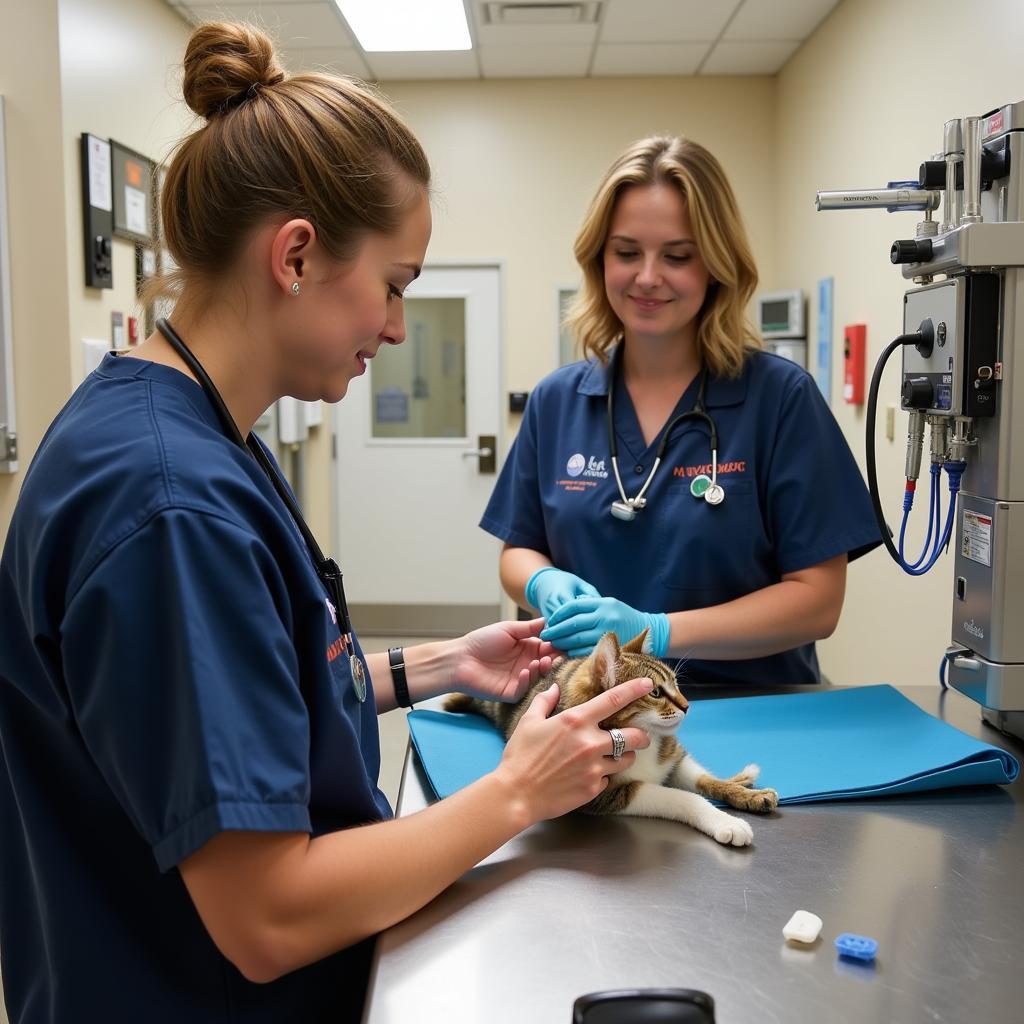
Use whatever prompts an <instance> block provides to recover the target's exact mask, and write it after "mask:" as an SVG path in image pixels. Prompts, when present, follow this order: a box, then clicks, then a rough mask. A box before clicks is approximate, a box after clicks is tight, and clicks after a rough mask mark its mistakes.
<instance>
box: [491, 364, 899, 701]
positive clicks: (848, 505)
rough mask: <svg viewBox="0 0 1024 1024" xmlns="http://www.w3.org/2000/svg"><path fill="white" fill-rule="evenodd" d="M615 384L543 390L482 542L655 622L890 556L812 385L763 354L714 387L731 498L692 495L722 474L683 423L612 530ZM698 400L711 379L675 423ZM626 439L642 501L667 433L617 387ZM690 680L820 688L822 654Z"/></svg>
mask: <svg viewBox="0 0 1024 1024" xmlns="http://www.w3.org/2000/svg"><path fill="white" fill-rule="evenodd" d="M608 378H609V371H608V367H607V366H601V365H600V364H599V363H597V362H596V361H590V362H579V363H574V364H572V365H570V366H565V367H562V368H561V369H559V370H556V371H555V372H554V373H552V374H550V375H549V376H548V377H546V378H545V379H544V380H543V381H541V383H540V384H539V385H538V387H537V388H536V389H535V390H534V392H533V394H531V396H530V399H529V401H528V402H527V406H526V411H525V413H524V416H523V422H522V425H521V427H520V430H519V434H518V436H517V438H516V441H515V443H514V444H513V446H512V450H511V452H510V453H509V457H508V459H507V461H506V462H505V465H504V467H503V469H502V472H501V475H500V477H499V478H498V483H497V485H496V486H495V488H494V493H493V494H492V495H491V500H490V502H489V503H488V506H487V509H486V511H485V513H484V516H483V519H482V520H481V522H480V525H481V526H482V527H483V529H485V530H487V531H488V532H489V533H492V534H494V535H495V536H496V537H498V538H500V539H501V540H503V541H506V542H507V543H509V544H511V545H513V546H516V547H525V548H532V549H534V550H536V551H539V552H541V553H542V554H544V555H546V556H547V557H548V558H550V559H551V561H552V563H553V564H554V565H555V566H557V567H558V568H559V569H565V570H567V571H568V572H572V573H575V574H576V575H578V576H580V577H582V578H583V579H584V580H587V581H588V582H589V583H592V584H593V585H594V586H595V587H596V588H597V590H598V591H599V592H600V593H601V594H602V595H604V596H606V597H616V598H618V599H619V600H621V601H625V602H626V603H627V604H629V605H631V606H632V607H634V608H637V609H639V610H641V611H646V612H676V611H687V610H689V609H692V608H706V607H709V606H712V605H717V604H722V603H724V602H726V601H731V600H733V599H734V598H737V597H741V596H743V595H744V594H749V593H751V592H753V591H756V590H760V589H762V588H763V587H767V586H770V585H771V584H773V583H778V582H779V581H780V580H781V578H782V576H783V574H785V573H790V572H796V571H797V570H800V569H806V568H809V567H810V566H813V565H817V564H819V563H821V562H824V561H827V560H828V559H830V558H833V557H835V556H836V555H840V554H843V553H848V554H849V557H850V559H851V560H852V559H854V558H857V557H858V556H859V555H862V554H864V553H865V552H867V551H869V550H871V548H873V547H875V546H876V545H878V544H880V543H881V536H880V534H879V530H878V527H877V525H876V523H875V518H874V514H873V512H872V509H871V502H870V498H869V496H868V492H867V488H866V487H865V485H864V481H863V479H862V478H861V475H860V471H859V470H858V468H857V465H856V463H855V462H854V459H853V455H852V454H851V452H850V449H849V446H848V445H847V443H846V440H845V438H844V437H843V435H842V433H841V432H840V430H839V426H838V424H837V423H836V421H835V418H834V417H833V415H832V413H831V411H830V410H829V408H828V406H827V405H826V403H825V401H824V399H823V398H822V397H821V394H820V393H819V391H818V388H817V387H816V385H815V384H814V381H813V380H812V378H811V377H810V375H809V374H808V373H807V372H806V371H805V370H803V369H802V368H800V367H799V366H797V365H796V364H795V363H793V362H791V361H790V360H787V359H782V358H780V357H778V356H775V355H771V354H769V353H766V352H757V353H753V354H751V355H750V356H749V358H748V359H747V360H746V362H745V364H744V368H743V372H742V373H741V375H740V376H739V377H736V378H726V377H714V376H710V377H709V378H708V383H707V390H706V394H705V405H706V408H707V412H708V413H709V415H710V416H711V417H712V419H713V420H714V421H715V426H716V428H717V430H718V444H719V452H718V479H719V483H721V484H722V486H723V487H724V488H725V501H724V502H723V503H722V504H721V505H718V506H712V505H709V504H707V503H706V502H705V501H704V500H703V499H698V498H695V497H693V495H692V494H691V493H690V483H691V481H692V479H693V477H694V476H696V475H697V474H699V473H706V474H707V475H708V476H710V475H711V466H710V462H711V449H710V445H709V438H708V428H707V426H706V425H705V424H704V423H703V422H701V421H699V420H698V421H695V420H684V421H683V422H682V423H681V424H679V425H678V426H677V427H676V428H675V429H674V430H673V432H672V434H671V437H670V439H669V443H668V447H667V449H666V451H665V457H664V459H663V461H662V463H661V466H660V467H659V468H658V472H657V473H656V474H655V476H654V480H653V481H652V482H651V486H650V488H649V489H648V491H647V493H646V495H645V496H646V498H647V507H646V508H645V509H643V510H642V511H640V512H639V513H638V514H637V517H636V519H635V520H634V521H633V522H630V523H627V522H623V521H622V520H620V519H616V518H615V517H614V516H612V515H611V513H610V511H609V509H610V507H611V504H612V502H613V501H615V500H617V499H618V498H619V493H618V489H617V487H616V485H615V476H614V474H613V472H612V464H611V454H610V452H609V447H608V421H607V409H608V397H607V396H608ZM698 387H699V376H698V378H696V379H695V380H694V381H693V383H692V384H691V385H690V386H689V388H688V389H687V390H686V392H685V394H683V395H682V397H681V398H680V400H679V404H678V405H677V406H676V408H675V410H674V412H673V413H672V416H673V417H674V416H676V415H678V414H679V413H682V412H686V411H688V410H690V409H692V408H693V406H694V403H695V402H696V400H697V391H698ZM670 418H671V417H670ZM666 422H667V421H666ZM615 433H616V437H617V439H618V448H619V453H618V461H619V472H620V474H621V476H622V484H623V487H624V489H625V491H626V494H627V496H629V497H633V496H635V495H636V494H637V492H638V491H639V490H640V488H641V487H642V486H643V483H644V481H645V480H646V479H647V475H648V473H649V472H650V470H651V468H652V466H653V464H654V456H655V453H656V451H657V448H658V444H659V442H660V440H661V433H660V431H659V434H658V436H656V437H655V438H654V440H653V441H652V442H651V444H650V445H648V444H645V443H644V440H643V434H642V432H641V429H640V424H639V421H638V420H637V416H636V412H635V410H634V408H633V403H632V401H631V400H630V397H629V393H628V391H627V389H626V386H625V384H624V382H623V379H622V375H621V374H619V376H618V380H617V382H616V391H615ZM680 653H683V654H685V641H684V649H683V651H681V652H680ZM680 676H681V679H682V681H683V682H684V683H685V682H687V681H689V682H693V683H730V682H738V683H746V684H751V683H754V684H775V683H782V684H788V683H794V684H796V683H815V682H818V681H819V680H820V674H819V671H818V659H817V655H816V654H815V650H814V644H805V645H803V646H801V647H798V648H795V649H794V650H791V651H785V652H783V653H781V654H775V655H772V656H770V657H765V658H751V659H747V660H742V661H707V660H698V659H693V660H689V661H684V662H683V665H682V668H681V671H680Z"/></svg>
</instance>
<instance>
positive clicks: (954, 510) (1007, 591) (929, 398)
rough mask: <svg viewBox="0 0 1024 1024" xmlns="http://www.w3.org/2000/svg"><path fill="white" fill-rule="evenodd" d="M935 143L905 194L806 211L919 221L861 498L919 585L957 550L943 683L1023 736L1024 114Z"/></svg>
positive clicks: (966, 126)
mask: <svg viewBox="0 0 1024 1024" xmlns="http://www.w3.org/2000/svg"><path fill="white" fill-rule="evenodd" d="M942 143H943V145H942V150H941V152H939V153H936V154H935V155H933V156H932V158H931V159H929V160H925V161H924V163H922V164H921V167H920V172H919V175H918V179H917V180H916V181H895V182H890V183H889V185H888V186H887V187H886V188H884V189H874V190H871V189H869V190H862V191H849V192H819V193H818V195H817V208H818V209H819V210H847V209H856V208H882V209H886V210H888V211H890V212H893V211H898V210H920V211H923V212H924V219H923V220H922V221H921V222H920V223H919V224H918V225H917V230H916V233H915V237H914V238H907V239H899V240H898V241H895V242H893V244H892V250H891V252H890V258H891V260H892V262H893V263H895V264H898V265H899V266H900V267H901V268H902V272H903V276H904V277H905V278H907V279H909V280H911V281H912V282H913V284H914V287H913V288H911V289H910V290H909V291H907V292H906V293H905V294H904V296H903V331H904V333H903V334H902V335H900V337H898V338H896V339H895V340H894V341H892V342H891V343H890V344H889V345H888V346H887V347H886V348H885V350H884V351H883V353H882V355H881V356H880V357H879V360H878V363H877V365H876V366H875V371H874V374H873V376H872V380H871V387H870V390H869V394H868V405H867V416H866V421H867V470H868V487H869V489H870V491H871V499H872V502H873V504H874V508H875V515H876V517H877V519H878V523H879V526H880V528H881V530H882V536H883V538H884V540H885V545H886V548H887V549H888V551H889V553H890V554H891V555H892V557H893V558H894V559H895V561H896V562H897V563H898V564H899V565H900V566H901V567H902V568H903V570H904V571H905V572H908V573H910V574H911V575H915V576H917V575H922V574H924V573H926V572H928V570H929V569H931V568H932V566H933V565H934V564H935V562H936V561H937V559H938V557H939V556H940V554H941V553H942V552H943V550H945V549H946V547H947V546H948V544H949V542H950V540H951V539H953V542H954V545H955V547H954V550H955V559H956V560H955V566H954V581H953V626H952V641H953V642H952V644H951V645H950V647H948V648H947V650H946V653H945V658H946V661H945V665H944V667H946V666H948V672H949V682H950V685H952V686H953V687H954V688H956V689H957V690H959V691H961V692H962V693H964V694H966V695H967V696H968V697H971V698H973V699H974V700H976V701H977V702H978V703H979V704H980V705H981V707H982V717H983V718H984V719H985V720H986V721H988V722H989V723H991V724H992V725H994V726H996V727H997V728H999V729H1001V730H1003V731H1004V732H1008V733H1011V734H1013V735H1015V736H1017V737H1024V427H1022V422H1024V421H1022V417H1024V366H1020V367H1018V366H1017V365H1016V360H1017V359H1018V358H1020V359H1024V102H1019V103H1011V104H1009V105H1007V106H1004V107H1000V108H998V109H996V110H992V111H989V112H988V113H986V114H983V115H981V116H978V117H974V116H970V117H963V118H957V119H954V120H951V121H947V122H946V123H945V125H944V128H943V134H942ZM940 205H941V217H940V218H939V219H936V218H937V217H938V215H936V214H935V213H934V211H936V210H938V209H939V207H940ZM896 349H900V350H901V351H902V356H903V373H902V389H901V394H902V398H901V403H900V404H901V406H902V408H903V409H905V410H907V412H908V413H909V426H908V432H907V460H906V485H905V490H904V499H903V520H902V525H901V528H900V530H899V533H898V535H896V537H895V539H894V537H893V535H892V532H891V531H890V530H889V528H888V526H887V525H886V523H885V516H884V514H883V512H882V507H881V502H880V499H879V494H878V479H877V473H876V466H875V445H874V431H875V411H876V407H877V402H878V386H879V382H880V380H881V377H882V371H883V369H884V367H885V364H886V362H887V360H888V359H889V357H890V355H891V354H892V353H893V352H894V351H895V350H896ZM1015 412H1016V416H1017V422H1016V424H1015V421H1014V413H1015ZM926 424H927V426H928V428H929V431H930V444H929V452H930V464H929V473H928V476H929V509H928V532H927V538H926V540H925V544H924V550H923V551H921V552H920V554H919V555H918V556H917V557H916V558H915V557H913V556H912V555H909V554H907V553H905V551H904V540H905V534H906V526H907V519H908V516H909V514H910V510H911V506H912V504H913V500H914V493H915V488H916V485H917V479H918V475H919V471H920V467H921V461H922V448H923V443H924V427H925V425H926ZM1015 427H1016V434H1017V435H1018V436H1017V441H1016V444H1014V443H1013V435H1014V432H1015ZM943 473H945V476H946V482H947V491H948V496H947V498H946V501H947V506H948V507H947V510H946V514H945V516H943V515H942V509H941V506H942V493H941V489H940V484H941V478H942V474H943Z"/></svg>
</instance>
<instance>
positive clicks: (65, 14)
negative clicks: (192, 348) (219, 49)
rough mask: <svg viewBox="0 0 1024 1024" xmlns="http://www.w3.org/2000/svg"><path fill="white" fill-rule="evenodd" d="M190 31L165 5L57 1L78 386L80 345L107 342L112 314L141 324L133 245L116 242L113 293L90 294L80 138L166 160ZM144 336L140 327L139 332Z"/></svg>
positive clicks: (179, 109)
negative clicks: (86, 135) (85, 257)
mask: <svg viewBox="0 0 1024 1024" xmlns="http://www.w3.org/2000/svg"><path fill="white" fill-rule="evenodd" d="M188 34H189V26H188V25H187V24H186V23H185V22H184V21H183V20H182V19H181V18H180V17H179V16H178V15H177V14H175V13H174V11H172V10H171V9H170V8H169V7H168V6H167V5H166V4H165V3H164V2H163V0H60V70H61V83H62V88H63V111H64V133H63V146H64V168H65V174H64V202H65V217H66V222H67V229H66V230H67V237H68V239H69V244H68V246H67V254H66V255H67V274H68V297H69V303H70V306H69V316H70V331H69V337H68V343H69V345H70V349H69V359H70V367H71V375H72V380H73V382H74V384H77V383H78V382H79V381H80V380H81V379H82V375H83V374H82V346H81V339H82V338H86V337H87V338H100V339H102V340H104V341H106V342H108V343H109V342H110V341H111V327H110V314H111V312H112V311H113V310H119V311H120V312H122V313H124V316H125V329H126V330H127V322H128V317H129V316H140V317H141V310H140V308H139V306H138V303H137V301H136V297H135V246H134V244H133V243H132V242H129V241H127V240H125V239H122V238H116V237H115V238H114V252H113V277H114V287H113V288H109V289H106V288H105V289H98V288H87V287H86V285H85V276H84V275H85V272H84V266H83V256H82V242H81V239H82V201H81V191H82V186H81V180H80V177H79V173H80V172H79V156H78V147H79V138H80V136H81V134H82V132H90V133H91V134H93V135H98V136H100V137H101V138H105V139H107V138H109V139H116V140H117V141H118V142H120V143H122V144H123V145H125V146H127V147H128V148H129V149H134V150H136V151H137V152H139V153H142V154H143V155H144V156H148V157H149V158H150V159H151V160H154V161H156V162H157V163H162V162H165V161H166V159H167V157H168V156H169V154H170V151H171V149H172V148H173V147H174V145H175V143H176V142H177V141H178V139H179V138H180V137H181V136H182V135H183V134H184V133H185V131H186V130H187V129H188V128H189V127H190V126H191V125H192V121H193V117H192V112H191V111H190V110H189V109H188V108H187V107H186V106H185V104H184V103H183V102H182V99H181V59H182V55H183V54H184V52H185V42H186V40H187V39H188ZM139 330H140V332H141V331H142V323H141V321H140V325H139Z"/></svg>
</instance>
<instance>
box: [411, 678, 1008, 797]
mask: <svg viewBox="0 0 1024 1024" xmlns="http://www.w3.org/2000/svg"><path fill="white" fill-rule="evenodd" d="M409 731H410V733H411V734H412V741H413V744H414V746H415V747H416V752H417V753H418V754H419V757H420V761H421V762H422V764H423V767H424V769H425V770H426V773H427V778H428V779H429V780H430V784H431V786H432V787H433V789H434V792H435V793H436V794H437V796H439V797H445V796H450V795H451V794H452V793H454V792H456V791H457V790H460V789H462V788H463V786H467V785H469V783H471V782H474V781H475V780H476V779H479V778H480V777H481V776H483V775H486V774H487V772H489V771H491V770H492V769H494V768H495V767H497V764H498V762H499V761H500V760H501V754H502V750H503V749H504V746H505V741H504V740H503V739H502V737H501V735H500V733H498V731H497V730H496V729H495V728H494V726H493V725H491V723H490V722H488V721H486V720H485V719H483V718H481V717H480V716H479V715H455V714H447V713H444V712H438V711H413V712H412V713H411V714H410V715H409ZM679 738H680V741H681V742H682V743H683V745H684V746H685V747H686V749H687V750H689V751H690V752H691V753H692V754H693V756H694V757H695V758H697V760H698V761H699V762H700V763H701V764H702V765H704V767H705V768H707V770H708V771H709V772H711V773H712V774H713V775H718V776H720V777H726V776H729V775H733V774H735V773H736V772H738V771H739V770H740V769H741V768H743V767H744V765H746V764H749V763H750V762H755V763H757V764H759V765H760V766H761V777H760V779H759V780H758V785H762V786H771V787H772V788H773V789H775V790H776V791H777V792H778V794H779V802H780V803H790V804H795V803H807V802H810V801H814V800H844V799H850V798H853V797H868V796H882V795H885V796H888V795H891V794H895V793H915V792H919V791H920V790H925V789H941V788H943V787H946V786H973V785H979V784H983V783H997V784H1004V785H1005V784H1006V783H1009V782H1013V780H1014V779H1015V778H1017V775H1018V774H1019V772H1020V765H1019V763H1018V762H1017V759H1016V758H1015V757H1014V756H1013V755H1012V754H1009V753H1007V752H1006V751H1005V750H1000V749H999V748H998V747H992V746H989V745H988V744H986V743H982V742H981V741H980V740H976V739H974V738H972V737H971V736H968V735H966V734H965V733H962V732H961V731H960V730H959V729H955V728H954V727H953V726H951V725H947V724H946V723H945V722H940V721H939V720H938V719H937V718H935V717H934V716H932V715H929V714H928V713H927V712H925V711H922V710H921V709H920V708H919V707H918V706H917V705H916V704H914V703H913V702H912V701H910V700H908V699H907V698H906V697H904V696H903V695H902V694H901V693H899V692H898V691H897V690H894V689H893V688H892V687H891V686H859V687H851V688H849V689H837V690H822V691H820V692H817V693H786V694H778V695H771V696H764V697H732V698H728V699H718V700H698V701H693V702H692V703H691V704H690V711H689V713H688V714H687V716H686V719H685V721H684V723H683V725H682V727H681V729H680V733H679Z"/></svg>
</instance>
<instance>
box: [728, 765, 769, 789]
mask: <svg viewBox="0 0 1024 1024" xmlns="http://www.w3.org/2000/svg"><path fill="white" fill-rule="evenodd" d="M760 774H761V766H760V765H758V764H748V765H747V767H746V768H744V769H743V771H741V772H737V773H736V774H735V775H734V776H733V777H732V778H731V779H726V780H725V781H726V782H737V783H739V784H740V785H741V786H753V784H754V783H755V782H757V777H758V775H760Z"/></svg>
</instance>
